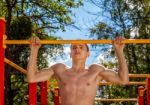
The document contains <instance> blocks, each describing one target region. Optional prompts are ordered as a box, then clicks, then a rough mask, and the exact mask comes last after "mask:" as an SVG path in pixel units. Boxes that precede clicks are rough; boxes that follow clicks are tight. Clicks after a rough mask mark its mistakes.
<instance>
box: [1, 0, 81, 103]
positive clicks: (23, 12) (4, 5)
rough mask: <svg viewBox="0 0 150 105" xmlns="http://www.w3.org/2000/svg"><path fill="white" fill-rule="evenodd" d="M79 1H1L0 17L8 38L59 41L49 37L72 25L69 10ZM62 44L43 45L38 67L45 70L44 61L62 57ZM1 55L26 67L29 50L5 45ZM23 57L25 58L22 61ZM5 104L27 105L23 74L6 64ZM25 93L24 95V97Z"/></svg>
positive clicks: (77, 4)
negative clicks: (49, 58)
mask: <svg viewBox="0 0 150 105" xmlns="http://www.w3.org/2000/svg"><path fill="white" fill-rule="evenodd" d="M80 5H82V1H81V0H78V1H73V0H67V1H63V0H62V1H61V0H55V1H53V0H1V1H0V10H1V13H0V16H3V17H5V19H6V21H7V22H6V34H7V38H8V39H28V38H29V37H31V35H37V36H38V37H40V38H41V39H50V40H56V39H60V38H57V37H54V36H52V34H53V35H54V33H55V32H57V31H58V30H63V31H65V26H67V25H72V26H73V23H74V22H73V21H72V19H71V15H73V14H72V8H78V7H79V6H80ZM62 50H63V47H62V45H53V46H52V45H45V46H43V47H41V49H40V51H39V58H38V64H39V68H43V67H47V65H48V61H47V60H48V59H47V57H48V56H50V57H51V59H55V56H56V55H57V54H62ZM5 56H6V57H7V58H8V59H10V60H12V61H14V62H15V63H17V64H18V65H20V66H22V67H23V68H26V65H27V58H28V56H29V47H27V46H22V45H11V46H9V45H8V46H7V49H6V51H5ZM25 58H26V59H25ZM5 75H6V76H5V80H6V81H5V98H6V100H5V103H6V105H21V104H22V105H24V104H27V98H28V97H27V83H26V81H25V80H26V79H25V77H26V76H24V75H21V74H20V73H19V72H17V71H14V69H13V68H11V67H10V66H8V65H6V73H5ZM25 93H26V95H25Z"/></svg>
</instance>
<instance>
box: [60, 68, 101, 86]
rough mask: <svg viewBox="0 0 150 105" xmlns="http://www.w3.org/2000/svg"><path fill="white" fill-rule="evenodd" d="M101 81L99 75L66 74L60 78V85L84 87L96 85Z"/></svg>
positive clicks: (87, 73) (85, 73) (88, 73)
mask: <svg viewBox="0 0 150 105" xmlns="http://www.w3.org/2000/svg"><path fill="white" fill-rule="evenodd" d="M98 81H99V78H98V75H97V73H94V72H90V71H87V72H84V73H78V74H77V73H72V72H66V73H64V74H62V75H61V76H60V77H59V80H58V83H59V85H61V86H73V87H76V86H77V87H80V86H81V87H84V86H90V85H94V84H96V83H97V82H98Z"/></svg>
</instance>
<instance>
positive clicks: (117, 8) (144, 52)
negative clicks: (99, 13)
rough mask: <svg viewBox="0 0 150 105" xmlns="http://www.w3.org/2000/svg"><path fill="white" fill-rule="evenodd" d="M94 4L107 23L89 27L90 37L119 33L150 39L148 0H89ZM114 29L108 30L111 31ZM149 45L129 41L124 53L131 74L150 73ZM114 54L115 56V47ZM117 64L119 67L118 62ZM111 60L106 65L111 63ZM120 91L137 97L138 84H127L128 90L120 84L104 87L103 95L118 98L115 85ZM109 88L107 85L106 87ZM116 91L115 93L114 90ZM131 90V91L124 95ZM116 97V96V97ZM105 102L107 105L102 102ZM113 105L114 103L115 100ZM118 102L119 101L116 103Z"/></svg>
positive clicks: (113, 35)
mask: <svg viewBox="0 0 150 105" xmlns="http://www.w3.org/2000/svg"><path fill="white" fill-rule="evenodd" d="M90 2H92V3H93V4H95V5H96V6H97V7H99V8H100V9H102V10H103V12H104V13H103V17H104V18H105V19H106V21H105V22H104V21H103V22H101V21H100V22H99V23H97V24H96V25H95V27H93V28H91V29H90V33H91V36H94V37H95V36H96V37H97V38H98V39H103V38H106V39H108V38H109V39H112V38H115V37H116V36H118V35H120V36H124V37H125V38H127V39H129V38H134V39H149V38H150V31H149V30H150V15H149V14H150V9H149V8H150V6H149V5H148V4H149V3H150V2H149V1H148V0H101V1H99V0H90ZM108 29H109V30H111V31H109V30H108ZM149 51H150V45H148V44H142V45H141V44H130V45H126V47H125V50H124V52H125V56H126V59H127V62H128V68H129V72H130V73H137V74H138V73H140V74H145V73H150V71H149V70H150V65H149V64H150V52H149ZM107 52H108V50H107ZM111 54H113V55H112V56H114V54H115V53H114V50H112V52H111ZM113 63H114V66H116V62H112V64H113ZM109 64H110V62H108V63H105V64H104V65H106V66H107V65H109ZM144 80H145V79H133V78H132V79H130V81H144ZM113 87H115V88H117V90H120V94H123V95H122V96H124V97H137V87H138V85H136V86H125V88H127V87H128V88H129V90H126V89H123V88H122V89H119V88H120V87H118V86H110V90H109V92H108V91H106V90H107V89H102V90H103V91H104V92H106V94H104V96H107V95H108V97H110V96H114V97H118V92H116V90H114V88H113ZM105 88H106V87H105ZM112 92H113V93H112ZM124 93H128V94H124ZM114 97H113V98H114ZM122 104H123V105H129V104H130V105H135V103H122V102H120V103H118V104H117V105H122ZM102 105H105V103H103V104H102ZM111 105H114V104H113V102H112V103H111ZM115 105H116V104H115Z"/></svg>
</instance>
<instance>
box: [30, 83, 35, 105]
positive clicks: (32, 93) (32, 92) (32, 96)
mask: <svg viewBox="0 0 150 105" xmlns="http://www.w3.org/2000/svg"><path fill="white" fill-rule="evenodd" d="M28 90H29V100H28V101H29V103H28V105H36V102H37V84H36V83H29V89H28Z"/></svg>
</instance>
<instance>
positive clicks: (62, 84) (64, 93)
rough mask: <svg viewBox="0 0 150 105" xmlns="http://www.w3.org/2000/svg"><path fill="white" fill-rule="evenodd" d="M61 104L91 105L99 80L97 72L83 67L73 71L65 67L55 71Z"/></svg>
mask: <svg viewBox="0 0 150 105" xmlns="http://www.w3.org/2000/svg"><path fill="white" fill-rule="evenodd" d="M56 75H57V76H56V77H57V81H58V85H59V88H60V95H61V103H62V105H93V103H94V98H95V95H96V90H97V86H98V82H99V80H101V78H100V77H99V76H98V75H99V72H98V71H96V70H93V69H85V70H83V71H81V72H78V73H77V72H75V71H73V70H71V69H67V70H64V71H61V72H56Z"/></svg>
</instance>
